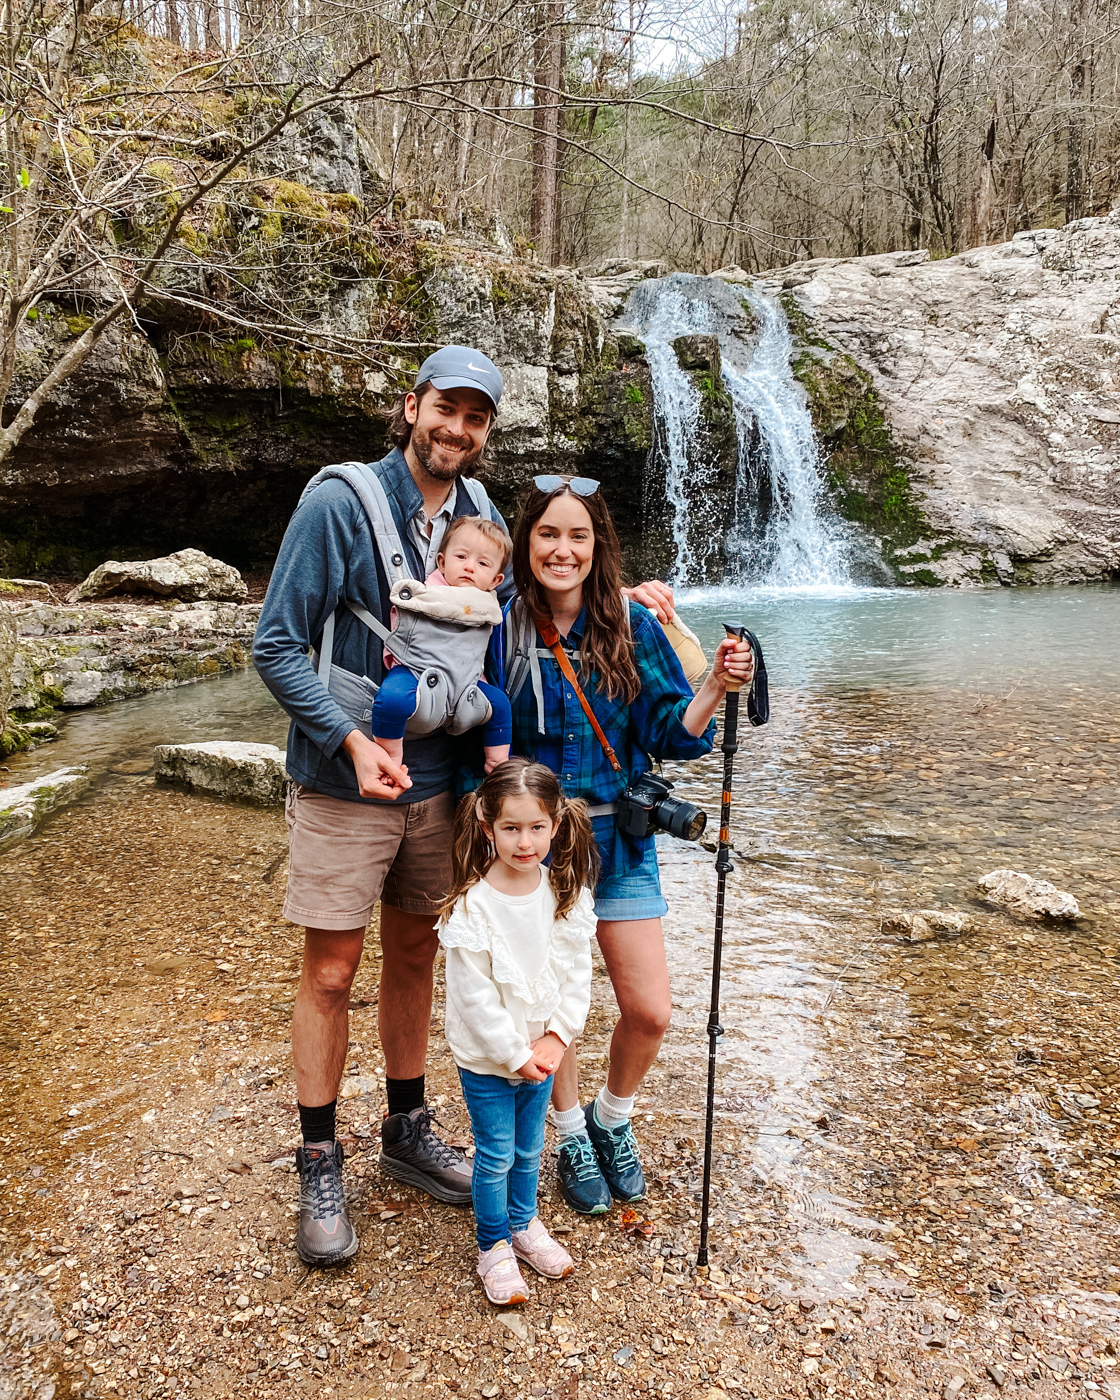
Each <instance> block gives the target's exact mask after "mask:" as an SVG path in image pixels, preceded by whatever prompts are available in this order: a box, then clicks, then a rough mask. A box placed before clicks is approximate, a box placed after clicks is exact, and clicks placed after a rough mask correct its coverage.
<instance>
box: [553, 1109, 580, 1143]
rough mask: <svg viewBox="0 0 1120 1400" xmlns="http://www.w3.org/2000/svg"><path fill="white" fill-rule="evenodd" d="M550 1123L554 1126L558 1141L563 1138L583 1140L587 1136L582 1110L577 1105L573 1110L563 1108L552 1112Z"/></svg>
mask: <svg viewBox="0 0 1120 1400" xmlns="http://www.w3.org/2000/svg"><path fill="white" fill-rule="evenodd" d="M552 1121H553V1123H554V1124H555V1125H556V1131H557V1132H558V1133H559V1134H560V1141H561V1142H563V1141H564V1139H565V1138H578V1137H582V1138H585V1137H586V1136H587V1120H586V1119H585V1118H584V1116H583V1109H582V1108H580V1106H579V1104H578V1103H577V1104H576V1106H575V1108H565V1109H564V1110H563V1112H561V1111H560V1109H557V1108H554V1109H553V1110H552Z"/></svg>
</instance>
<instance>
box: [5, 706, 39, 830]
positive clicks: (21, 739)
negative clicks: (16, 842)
mask: <svg viewBox="0 0 1120 1400" xmlns="http://www.w3.org/2000/svg"><path fill="white" fill-rule="evenodd" d="M34 742H35V736H34V735H33V734H31V733H29V731H28V730H26V729H24V727H23V725H22V724H19V723H17V722H14V721H12V720H9V721H8V723H6V724H3V725H0V758H10V757H11V755H12V754H14V753H22V752H23V751H24V749H29V748H30V747H31V745H32V744H33V743H34ZM9 810H10V809H9ZM3 818H4V813H2V812H0V826H2V825H3Z"/></svg>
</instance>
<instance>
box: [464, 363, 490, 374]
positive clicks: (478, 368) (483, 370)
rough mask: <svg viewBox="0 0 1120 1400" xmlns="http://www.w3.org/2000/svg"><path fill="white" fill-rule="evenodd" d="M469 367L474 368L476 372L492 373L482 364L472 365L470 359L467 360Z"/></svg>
mask: <svg viewBox="0 0 1120 1400" xmlns="http://www.w3.org/2000/svg"><path fill="white" fill-rule="evenodd" d="M467 368H468V369H473V370H474V371H475V373H476V374H489V373H490V371H489V370H488V369H483V367H482V366H481V365H472V364H471V362H470V360H468V361H467Z"/></svg>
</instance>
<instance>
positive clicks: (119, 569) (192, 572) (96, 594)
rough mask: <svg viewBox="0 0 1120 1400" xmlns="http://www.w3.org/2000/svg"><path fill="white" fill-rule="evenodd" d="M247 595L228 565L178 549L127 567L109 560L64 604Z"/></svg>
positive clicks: (233, 598) (232, 599)
mask: <svg viewBox="0 0 1120 1400" xmlns="http://www.w3.org/2000/svg"><path fill="white" fill-rule="evenodd" d="M248 591H249V590H248V589H247V588H246V586H245V581H244V580H243V579H242V577H241V574H240V573H239V572H238V571H237V570H236V569H235V568H234V567H233V566H232V565H231V564H223V563H222V561H221V560H220V559H212V558H211V557H210V555H209V554H203V552H202V550H201V549H180V550H176V552H175V553H174V554H168V555H167V556H166V557H165V558H162V559H139V560H133V561H131V562H129V563H120V562H119V561H118V560H116V559H109V560H107V561H106V562H105V563H104V564H99V565H98V566H97V568H96V569H94V571H93V573H91V574H90V575H89V577H88V578H87V579H85V580H84V582H82V583H80V584H79V585H78V586H77V588H75V589H74V590H73V592H72V593H70V594H69V595H68V597H67V602H69V603H80V602H82V601H83V600H85V599H93V598H109V597H111V596H112V595H113V594H114V593H154V594H156V595H157V597H160V598H178V599H180V600H181V601H182V602H184V603H197V602H201V601H202V600H203V599H210V600H212V601H214V602H224V603H239V602H240V601H241V600H242V598H244V597H245V595H246V594H247V593H248Z"/></svg>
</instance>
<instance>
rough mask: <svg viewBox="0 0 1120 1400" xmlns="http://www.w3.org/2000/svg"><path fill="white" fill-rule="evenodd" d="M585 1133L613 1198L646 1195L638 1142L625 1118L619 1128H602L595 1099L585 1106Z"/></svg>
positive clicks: (642, 1197)
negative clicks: (596, 1112) (597, 1115)
mask: <svg viewBox="0 0 1120 1400" xmlns="http://www.w3.org/2000/svg"><path fill="white" fill-rule="evenodd" d="M583 1117H584V1121H585V1122H586V1123H587V1136H588V1137H589V1138H590V1140H591V1146H592V1147H593V1148H594V1149H595V1156H596V1157H597V1158H598V1159H599V1170H600V1171H601V1172H602V1174H603V1180H604V1181H605V1182H606V1184H607V1189H608V1190H609V1191H610V1193H611V1195H612V1196H613V1197H614V1198H615V1200H616V1201H640V1200H643V1199H644V1198H645V1194H646V1179H645V1177H644V1176H643V1175H642V1164H641V1162H639V1161H638V1144H637V1142H636V1141H635V1139H634V1129H633V1128H632V1127H631V1126H630V1122H629V1120H627V1121H626V1122H625V1123H623V1125H622V1126H621V1127H620V1128H615V1129H613V1130H611V1129H608V1128H604V1127H603V1125H602V1124H601V1123H600V1122H599V1119H598V1118H597V1117H596V1114H595V1100H594V1099H592V1101H591V1102H590V1103H589V1104H586V1105H585V1106H584V1110H583Z"/></svg>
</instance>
